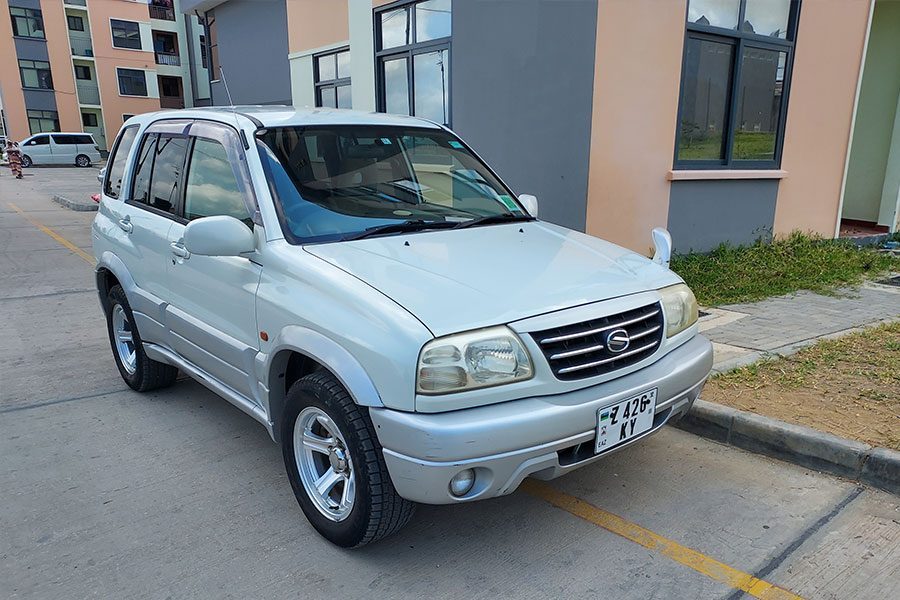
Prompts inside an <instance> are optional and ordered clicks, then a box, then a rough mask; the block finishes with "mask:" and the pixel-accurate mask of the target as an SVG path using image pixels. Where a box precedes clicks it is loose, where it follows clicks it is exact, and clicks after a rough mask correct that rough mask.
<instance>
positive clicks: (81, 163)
mask: <svg viewBox="0 0 900 600" xmlns="http://www.w3.org/2000/svg"><path fill="white" fill-rule="evenodd" d="M75 165H76V166H78V167H89V166H91V159H90V157H89V156H87V155H86V154H79V155H78V156H76V157H75Z"/></svg>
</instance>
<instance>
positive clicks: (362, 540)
mask: <svg viewBox="0 0 900 600" xmlns="http://www.w3.org/2000/svg"><path fill="white" fill-rule="evenodd" d="M282 450H283V455H284V463H285V467H286V468H287V473H288V478H289V479H290V481H291V487H292V488H293V489H294V495H295V496H296V497H297V502H298V503H299V504H300V508H302V509H303V512H304V513H305V514H306V518H307V519H309V522H310V523H311V524H312V525H313V527H315V528H316V530H317V531H318V532H319V533H320V534H321V535H322V536H323V537H325V538H326V539H328V540H329V541H331V542H332V543H334V544H337V545H338V546H342V547H344V548H354V547H358V546H364V545H366V544H369V543H371V542H374V541H376V540H379V539H381V538H383V537H386V536H389V535H391V534H392V533H394V532H396V531H398V530H399V529H400V528H401V527H403V526H404V525H405V524H406V523H407V522H408V521H409V519H410V518H411V517H412V514H413V510H414V508H415V504H413V503H412V502H410V501H408V500H405V499H403V498H401V497H400V496H399V495H398V494H397V492H396V490H395V489H394V485H393V483H392V482H391V478H390V475H389V474H388V471H387V466H386V465H385V462H384V455H383V452H382V448H381V444H379V443H378V438H377V437H376V435H375V428H374V426H373V425H372V421H371V419H370V418H369V413H368V410H367V409H366V408H365V407H361V406H357V405H356V403H354V402H353V399H352V398H351V397H350V395H349V394H348V393H347V391H346V390H345V389H344V387H343V386H342V385H341V384H340V382H338V381H337V379H335V378H334V376H333V375H331V373H329V372H327V371H317V372H315V373H312V374H310V375H307V376H306V377H302V378H301V379H299V380H298V381H297V382H296V383H295V384H294V385H293V386H291V389H290V391H289V392H288V397H287V408H286V409H285V413H284V416H283V419H282Z"/></svg>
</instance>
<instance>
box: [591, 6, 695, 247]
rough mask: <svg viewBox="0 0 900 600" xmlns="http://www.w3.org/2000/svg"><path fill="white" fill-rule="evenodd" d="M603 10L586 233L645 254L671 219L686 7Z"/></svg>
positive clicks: (599, 24)
mask: <svg viewBox="0 0 900 600" xmlns="http://www.w3.org/2000/svg"><path fill="white" fill-rule="evenodd" d="M597 9H598V10H597V41H596V47H595V58H594V60H595V64H594V94H593V108H592V119H591V145H590V175H589V180H588V206H587V232H588V233H590V234H592V235H597V236H600V237H602V238H605V239H608V240H611V241H613V242H616V243H619V244H622V245H624V246H627V247H629V248H632V249H634V250H637V251H640V252H644V251H646V249H647V248H648V247H649V245H650V229H651V228H653V227H658V226H665V225H666V222H667V219H668V215H669V206H668V202H669V182H668V181H667V179H666V175H667V173H668V172H669V171H670V170H671V169H672V166H673V155H674V148H675V133H676V128H677V117H678V95H679V90H680V76H681V58H682V52H683V47H684V34H685V15H686V13H687V2H686V0H671V1H668V2H657V1H655V0H633V1H631V2H600V3H599V5H598V7H597Z"/></svg>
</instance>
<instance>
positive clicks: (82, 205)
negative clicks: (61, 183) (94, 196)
mask: <svg viewBox="0 0 900 600" xmlns="http://www.w3.org/2000/svg"><path fill="white" fill-rule="evenodd" d="M53 201H54V202H56V203H57V204H61V205H62V206H64V207H66V208H69V209H71V210H77V211H79V212H93V211H96V210H97V207H98V206H99V205H98V204H97V203H96V202H90V203H87V202H75V201H74V200H69V199H68V198H66V197H65V196H57V195H54V196H53Z"/></svg>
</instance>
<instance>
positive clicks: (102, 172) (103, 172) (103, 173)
mask: <svg viewBox="0 0 900 600" xmlns="http://www.w3.org/2000/svg"><path fill="white" fill-rule="evenodd" d="M104 177H106V167H103V168H102V169H100V172H99V173H97V181H99V182H100V183H103V178H104Z"/></svg>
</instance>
